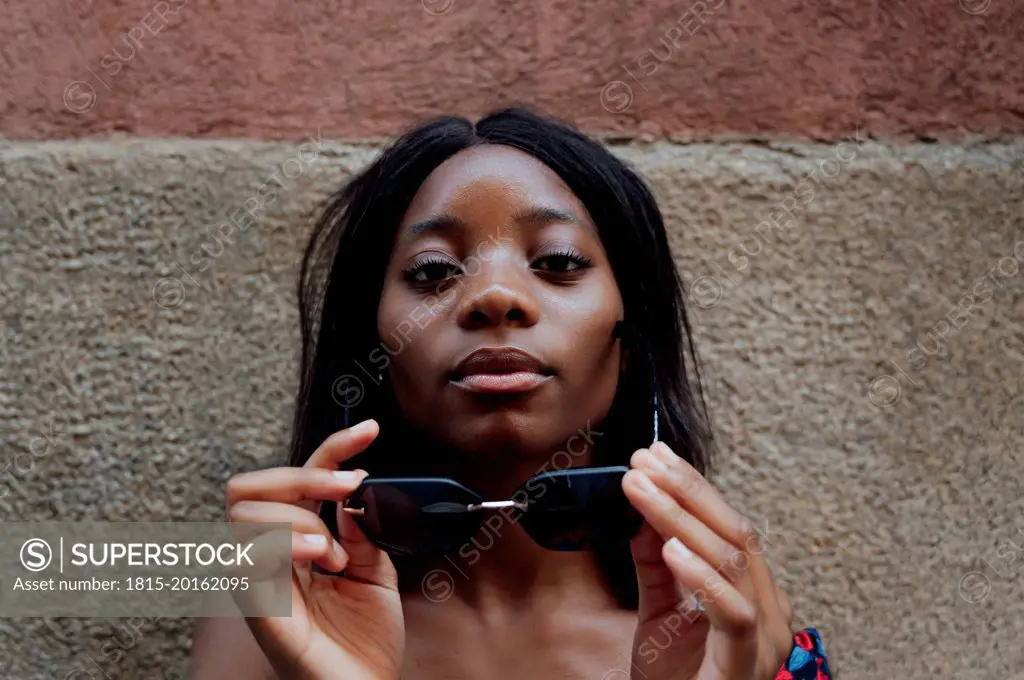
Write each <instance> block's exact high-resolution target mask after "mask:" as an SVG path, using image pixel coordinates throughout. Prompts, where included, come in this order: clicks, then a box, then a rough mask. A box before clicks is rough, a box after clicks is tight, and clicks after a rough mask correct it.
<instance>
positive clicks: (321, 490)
mask: <svg viewBox="0 0 1024 680" xmlns="http://www.w3.org/2000/svg"><path fill="white" fill-rule="evenodd" d="M379 432H380V429H379V426H378V425H377V423H376V421H373V420H366V421H363V422H361V423H359V424H358V425H355V426H353V427H350V428H348V429H346V430H341V431H340V432H336V433H334V434H333V435H331V436H330V437H328V438H327V440H325V441H324V443H323V444H321V445H320V448H318V449H317V450H316V451H315V452H314V453H313V455H312V456H310V458H309V461H308V462H307V463H306V464H305V465H304V466H303V467H301V468H296V467H284V468H272V469H269V470H259V471H257V472H247V473H244V474H239V475H235V476H234V477H232V478H231V479H230V480H228V484H227V505H228V518H229V519H230V520H231V521H233V522H287V523H291V525H292V586H291V590H292V596H291V597H292V615H291V616H290V617H247V618H246V621H247V622H248V624H249V628H250V630H252V633H253V636H254V637H255V638H256V641H257V642H258V643H259V645H260V647H262V648H263V651H264V653H265V654H266V656H267V659H268V660H269V661H270V663H271V665H273V667H274V669H275V670H276V671H277V673H278V675H279V676H280V677H282V678H302V679H308V680H320V679H322V678H351V679H353V680H355V679H359V680H363V679H365V680H370V679H371V678H372V679H373V680H381V679H397V678H398V677H399V673H400V671H401V668H402V657H403V654H404V649H405V624H404V619H403V616H402V603H401V600H400V598H399V595H398V576H397V574H396V572H395V568H394V565H393V564H392V563H391V560H390V558H388V556H387V554H385V553H384V552H383V551H381V550H380V549H379V548H377V547H376V546H374V545H373V544H372V543H370V541H369V540H367V538H366V536H365V535H364V534H363V533H362V531H360V530H359V528H358V527H357V526H356V524H355V523H354V522H353V521H352V517H351V516H349V515H348V514H346V513H343V512H339V513H338V530H339V534H340V537H341V542H340V544H339V543H338V542H337V541H335V540H334V538H333V537H332V536H331V534H330V532H329V531H328V530H327V525H326V524H324V522H323V520H321V519H320V516H319V514H318V511H319V508H320V503H321V502H322V501H338V506H339V507H341V502H342V501H343V500H345V499H346V498H348V497H349V496H350V495H351V494H352V492H353V491H355V489H356V487H358V486H359V482H360V481H362V479H363V477H365V476H366V473H365V472H363V471H361V470H358V471H352V472H348V471H341V472H339V471H336V469H337V466H338V464H339V463H341V462H342V461H344V460H346V459H348V458H350V457H352V456H354V455H355V454H357V453H359V452H360V451H363V450H364V449H365V448H366V447H367V446H369V445H370V443H371V442H372V441H373V440H374V439H375V438H376V437H377V434H378V433H379ZM312 562H316V563H317V564H318V565H320V566H322V567H324V569H326V570H328V571H331V572H339V571H341V570H342V569H345V576H329V575H326V574H317V573H313V572H312V568H311V563H312Z"/></svg>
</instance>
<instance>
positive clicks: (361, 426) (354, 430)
mask: <svg viewBox="0 0 1024 680" xmlns="http://www.w3.org/2000/svg"><path fill="white" fill-rule="evenodd" d="M379 433H380V426H379V425H378V424H377V421H376V420H373V419H372V418H370V419H369V420H364V421H363V422H361V423H357V424H355V425H353V426H352V427H350V428H347V429H344V430H340V431H338V432H335V433H334V434H332V435H331V436H330V437H328V438H327V439H325V440H324V442H323V443H322V444H321V445H320V446H319V447H318V448H317V450H316V451H314V452H313V455H311V456H310V457H309V460H307V461H306V464H305V466H304V467H307V468H325V469H328V470H336V469H338V465H340V464H341V463H343V462H344V461H346V460H348V459H349V458H351V457H352V456H354V455H356V454H357V453H360V452H362V451H363V450H365V449H366V447H367V446H369V445H370V444H371V443H372V442H373V440H374V439H376V438H377V435H378V434H379Z"/></svg>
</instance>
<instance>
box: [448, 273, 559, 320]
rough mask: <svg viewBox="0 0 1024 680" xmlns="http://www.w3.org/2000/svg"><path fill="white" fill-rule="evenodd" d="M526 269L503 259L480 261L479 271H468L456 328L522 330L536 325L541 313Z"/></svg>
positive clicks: (530, 274) (529, 274) (530, 275)
mask: <svg viewBox="0 0 1024 680" xmlns="http://www.w3.org/2000/svg"><path fill="white" fill-rule="evenodd" d="M528 269H529V267H526V266H524V265H520V264H517V263H516V262H515V261H514V258H510V257H502V256H495V257H493V258H491V259H489V260H488V261H482V260H481V261H480V267H479V271H476V272H473V271H472V268H468V271H467V273H466V274H465V279H464V280H465V288H464V291H463V295H462V299H461V300H460V303H459V313H458V319H459V325H460V326H462V327H463V328H466V329H481V328H491V327H500V326H519V327H524V328H525V327H529V326H532V325H533V324H535V323H537V318H538V315H539V311H540V310H539V304H538V301H537V298H536V296H535V295H534V293H533V290H532V286H533V281H532V280H531V277H532V276H533V275H532V273H531V272H529V271H528Z"/></svg>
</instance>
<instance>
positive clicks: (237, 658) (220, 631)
mask: <svg viewBox="0 0 1024 680" xmlns="http://www.w3.org/2000/svg"><path fill="white" fill-rule="evenodd" d="M221 678H254V679H256V680H261V679H265V680H276V678H277V674H276V673H275V672H274V669H273V667H272V666H271V665H270V662H269V661H267V657H266V656H264V654H263V650H262V649H260V646H259V644H257V642H256V639H255V638H254V637H253V636H252V632H251V631H250V630H249V626H248V625H246V623H245V619H242V618H202V619H199V623H198V624H196V629H195V633H194V634H193V635H192V652H191V655H190V659H189V664H188V680H215V679H216V680H220V679H221Z"/></svg>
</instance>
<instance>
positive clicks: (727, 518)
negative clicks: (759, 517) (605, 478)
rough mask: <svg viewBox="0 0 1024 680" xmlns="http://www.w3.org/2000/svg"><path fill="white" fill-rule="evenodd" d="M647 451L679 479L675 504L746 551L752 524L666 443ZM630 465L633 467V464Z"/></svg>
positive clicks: (653, 445) (654, 444)
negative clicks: (677, 503)
mask: <svg viewBox="0 0 1024 680" xmlns="http://www.w3.org/2000/svg"><path fill="white" fill-rule="evenodd" d="M648 450H649V451H650V452H651V453H652V454H654V455H655V456H657V457H658V458H659V459H660V460H661V461H662V462H663V463H664V464H665V465H666V466H667V467H668V469H669V470H670V471H671V472H672V474H674V475H676V484H675V485H674V487H673V496H674V497H675V498H676V500H678V501H679V502H680V503H681V504H682V505H683V506H684V507H685V508H686V509H687V510H689V511H690V512H692V513H693V515H694V516H695V517H697V518H698V519H699V520H700V521H702V522H704V524H706V525H708V527H709V528H710V529H711V530H712V531H714V532H715V533H716V534H718V535H719V536H721V537H722V538H724V539H725V540H727V541H729V542H730V543H732V544H733V545H735V546H736V547H737V548H744V547H746V545H745V543H746V541H748V540H749V537H750V534H751V532H752V531H753V526H752V524H751V522H750V520H748V519H747V518H746V517H744V516H743V515H742V514H740V513H739V512H737V511H736V510H735V509H734V508H733V507H732V506H731V505H729V503H728V502H727V501H726V500H725V497H723V496H722V494H721V493H720V492H719V491H718V489H716V488H715V487H714V486H712V484H711V483H710V482H709V481H708V480H706V479H705V478H704V476H703V475H701V474H700V472H698V471H697V469H696V468H694V467H693V466H692V465H690V464H689V463H687V462H686V461H685V460H683V459H682V458H680V457H679V456H677V455H676V454H675V452H673V451H672V449H670V448H669V447H668V446H667V445H666V444H665V443H664V442H654V443H653V444H651V446H650V448H649V449H648ZM633 455H634V456H635V455H636V454H633ZM630 464H631V465H632V464H633V461H632V460H630Z"/></svg>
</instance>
